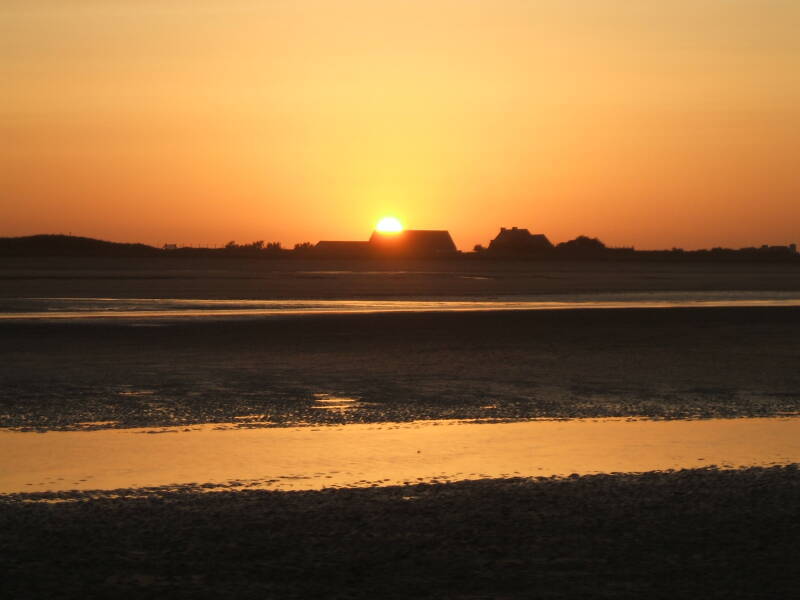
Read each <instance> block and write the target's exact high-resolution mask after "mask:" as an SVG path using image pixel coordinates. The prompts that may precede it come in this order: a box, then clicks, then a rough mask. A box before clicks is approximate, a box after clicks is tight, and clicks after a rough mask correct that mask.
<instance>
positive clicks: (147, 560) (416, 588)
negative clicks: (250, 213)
mask: <svg viewBox="0 0 800 600" xmlns="http://www.w3.org/2000/svg"><path fill="white" fill-rule="evenodd" d="M30 496H31V497H30V498H26V496H24V495H20V496H17V497H8V496H6V497H0V531H2V537H1V538H0V540H2V541H1V542H0V557H2V564H3V569H4V571H5V574H4V577H3V578H2V583H0V589H3V590H4V591H5V594H6V596H7V597H9V598H22V597H25V598H52V597H60V598H86V597H91V596H113V597H117V598H145V597H156V596H157V597H165V598H310V597H324V598H378V597H380V598H412V597H414V598H506V599H510V598H587V597H591V598H644V597H646V598H665V599H666V598H669V599H670V600H674V599H677V598H789V597H793V596H794V595H795V594H796V591H797V586H798V585H800V559H798V554H797V547H798V546H797V544H798V541H799V540H800V508H798V507H800V476H799V475H798V468H797V465H790V466H787V467H771V468H750V469H742V470H736V471H718V470H714V469H696V470H686V471H677V472H651V473H644V474H612V475H594V476H584V477H573V478H560V479H556V478H547V479H544V478H543V479H541V480H522V479H512V480H482V481H475V482H462V483H448V484H439V485H410V486H402V487H394V488H374V489H349V490H325V491H321V492H259V491H252V492H249V491H244V492H215V493H206V494H198V493H190V492H180V491H179V492H158V491H156V492H151V493H145V494H140V495H138V496H136V495H135V492H134V496H133V497H115V496H113V495H106V496H104V497H97V498H94V499H84V500H81V501H77V502H66V503H56V504H52V503H29V502H25V501H24V500H26V499H29V500H30V499H35V498H34V497H33V496H36V495H30ZM88 496H89V494H88V493H87V494H86V495H85V496H83V497H84V498H87V497H88ZM80 497H81V496H80V495H79V497H78V499H80Z"/></svg>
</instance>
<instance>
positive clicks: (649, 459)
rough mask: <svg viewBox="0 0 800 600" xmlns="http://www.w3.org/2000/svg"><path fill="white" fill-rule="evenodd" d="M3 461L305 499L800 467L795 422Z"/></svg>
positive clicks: (360, 433) (6, 468) (73, 486)
mask: <svg viewBox="0 0 800 600" xmlns="http://www.w3.org/2000/svg"><path fill="white" fill-rule="evenodd" d="M322 400H332V399H329V398H324V399H322ZM0 456H2V465H1V466H0V493H14V492H39V491H62V490H90V489H95V490H103V489H105V490H110V489H119V488H139V487H155V486H169V485H186V484H196V485H202V484H207V485H208V487H214V486H223V487H225V488H233V489H237V488H242V487H254V488H266V489H277V490H307V489H321V488H325V487H359V486H362V487H363V486H374V485H382V486H383V485H397V484H403V483H419V482H431V481H459V480H469V479H482V478H498V477H529V476H552V475H562V476H563V475H570V474H572V473H578V474H590V473H612V472H642V471H652V470H666V469H681V468H690V467H701V466H711V465H716V466H719V467H723V468H734V467H743V466H756V465H772V464H787V463H793V462H800V418H797V417H793V418H763V419H717V420H699V421H647V420H623V419H609V420H590V419H578V420H570V421H527V422H513V423H464V422H458V421H421V422H415V423H408V424H394V423H390V424H382V425H375V424H373V425H347V426H343V427H321V428H312V427H303V428H296V429H283V428H252V425H250V426H249V427H248V428H240V427H239V426H237V424H227V425H205V426H194V427H191V428H185V429H177V428H175V429H127V430H100V431H90V432H48V433H43V434H37V433H19V432H13V431H9V430H5V431H0Z"/></svg>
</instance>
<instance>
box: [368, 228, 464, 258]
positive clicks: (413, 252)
mask: <svg viewBox="0 0 800 600" xmlns="http://www.w3.org/2000/svg"><path fill="white" fill-rule="evenodd" d="M369 243H370V246H371V247H372V248H373V250H374V251H375V252H376V253H377V254H379V255H384V256H385V255H392V256H448V255H453V254H457V253H458V250H457V249H456V245H455V244H454V243H453V238H451V237H450V233H449V232H447V231H428V230H423V229H406V230H404V231H400V232H397V233H381V232H380V231H374V232H373V233H372V236H371V237H370V238H369Z"/></svg>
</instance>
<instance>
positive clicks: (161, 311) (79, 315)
mask: <svg viewBox="0 0 800 600" xmlns="http://www.w3.org/2000/svg"><path fill="white" fill-rule="evenodd" d="M766 306H800V294H798V293H797V292H628V293H617V294H568V295H547V296H524V297H520V296H515V297H498V298H492V297H486V298H469V299H466V298H448V299H408V300H208V299H199V300H185V299H171V298H166V299H163V298H12V299H0V319H99V318H102V319H108V318H118V319H141V318H148V319H149V318H234V317H239V318H242V317H244V318H247V317H261V316H279V315H303V314H308V315H311V314H327V313H375V312H454V311H491V310H569V309H591V308H595V309H609V308H674V307H766Z"/></svg>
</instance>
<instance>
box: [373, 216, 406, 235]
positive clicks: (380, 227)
mask: <svg viewBox="0 0 800 600" xmlns="http://www.w3.org/2000/svg"><path fill="white" fill-rule="evenodd" d="M375 229H376V230H377V231H380V232H381V233H400V232H401V231H403V224H402V223H401V222H400V221H398V220H397V219H396V218H395V217H383V218H382V219H381V220H380V221H378V224H377V225H376V226H375Z"/></svg>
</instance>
